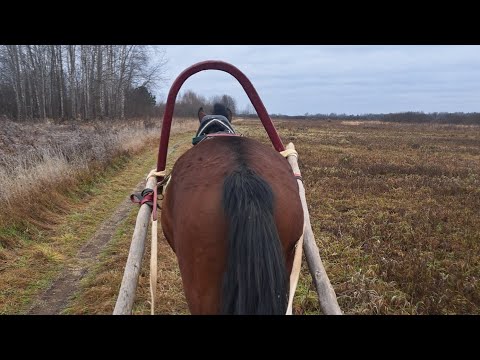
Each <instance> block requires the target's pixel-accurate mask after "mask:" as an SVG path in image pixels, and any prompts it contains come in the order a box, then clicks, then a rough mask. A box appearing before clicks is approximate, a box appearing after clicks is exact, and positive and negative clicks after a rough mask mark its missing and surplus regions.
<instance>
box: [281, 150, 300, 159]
mask: <svg viewBox="0 0 480 360" xmlns="http://www.w3.org/2000/svg"><path fill="white" fill-rule="evenodd" d="M280 155H282V156H283V157H286V158H287V157H289V156H295V157H297V158H298V153H297V151H296V150H295V149H287V150H283V151H280Z"/></svg>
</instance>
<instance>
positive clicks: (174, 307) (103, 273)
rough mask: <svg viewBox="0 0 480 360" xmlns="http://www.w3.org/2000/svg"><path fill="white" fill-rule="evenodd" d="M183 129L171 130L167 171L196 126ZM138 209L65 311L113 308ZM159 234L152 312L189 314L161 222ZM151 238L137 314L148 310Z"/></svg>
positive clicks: (91, 311) (98, 311)
mask: <svg viewBox="0 0 480 360" xmlns="http://www.w3.org/2000/svg"><path fill="white" fill-rule="evenodd" d="M184 130H185V131H188V132H187V133H185V134H182V132H184V131H179V130H177V131H174V132H172V137H171V139H170V150H169V152H170V154H169V156H168V157H167V171H170V170H171V168H172V166H173V164H174V163H175V161H176V159H177V158H178V157H179V156H180V155H182V154H183V153H184V152H185V151H186V150H187V149H188V148H190V147H191V139H192V134H193V133H194V131H195V130H196V129H194V130H193V131H192V129H184ZM137 213H138V208H137V207H135V208H133V209H132V211H131V212H130V214H129V217H128V219H127V220H126V221H125V222H124V223H123V224H122V225H121V226H120V227H119V229H118V230H117V232H116V234H115V235H114V238H113V239H112V241H111V242H110V243H109V245H108V246H107V248H106V249H105V251H103V252H102V255H101V258H100V261H99V263H98V265H97V266H96V268H95V269H94V270H93V271H92V272H91V273H89V275H88V276H87V277H85V278H84V279H83V280H82V290H81V291H80V292H79V294H77V296H76V298H75V300H74V301H73V302H72V303H71V304H70V306H69V307H68V309H66V311H65V314H104V315H107V314H111V313H112V312H113V309H114V307H115V302H116V300H117V296H118V291H119V289H120V285H121V282H122V277H123V272H124V269H125V264H126V262H127V257H128V252H129V249H130V242H131V240H132V235H133V230H134V228H135V222H136V217H137ZM150 230H151V229H149V231H150ZM158 234H159V242H158V286H157V297H156V299H157V300H156V304H155V305H156V306H155V313H156V314H188V313H189V312H188V307H187V303H186V300H185V296H184V294H183V287H182V280H181V277H180V269H179V267H178V263H177V258H176V256H175V253H174V252H173V251H172V249H171V248H170V246H169V245H168V243H167V241H166V240H165V239H164V238H163V233H162V230H161V224H160V223H159V229H158ZM150 239H151V233H149V234H148V235H147V244H146V250H145V255H144V257H143V263H142V269H141V272H140V278H139V282H138V288H137V291H136V293H135V304H134V308H133V313H134V314H136V315H139V314H144V315H146V314H150V288H149V286H150V283H149V276H150V263H149V259H150Z"/></svg>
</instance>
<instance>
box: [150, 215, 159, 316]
mask: <svg viewBox="0 0 480 360" xmlns="http://www.w3.org/2000/svg"><path fill="white" fill-rule="evenodd" d="M157 229H158V221H157V220H153V218H152V248H151V252H150V297H151V299H152V301H151V303H150V314H151V315H155V295H156V293H157Z"/></svg>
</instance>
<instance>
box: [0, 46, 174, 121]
mask: <svg viewBox="0 0 480 360" xmlns="http://www.w3.org/2000/svg"><path fill="white" fill-rule="evenodd" d="M151 51H152V49H151V48H150V47H148V46H144V45H0V115H4V116H7V117H8V118H12V119H16V120H19V121H25V120H31V119H46V118H49V119H103V118H121V119H123V118H125V117H130V116H140V115H145V114H147V113H152V112H153V111H154V107H155V104H156V101H155V97H154V96H153V95H152V94H151V92H150V89H152V88H154V87H155V86H156V85H157V84H158V82H159V81H161V80H162V75H163V70H164V65H165V64H166V59H165V56H164V53H158V52H157V53H156V55H157V56H156V57H155V59H152V56H151Z"/></svg>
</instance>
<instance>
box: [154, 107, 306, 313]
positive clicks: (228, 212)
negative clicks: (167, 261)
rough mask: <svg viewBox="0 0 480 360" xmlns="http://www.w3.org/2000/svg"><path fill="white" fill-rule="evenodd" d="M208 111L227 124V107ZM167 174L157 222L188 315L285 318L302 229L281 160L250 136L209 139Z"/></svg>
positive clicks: (299, 208) (288, 174) (291, 184)
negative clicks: (179, 280)
mask: <svg viewBox="0 0 480 360" xmlns="http://www.w3.org/2000/svg"><path fill="white" fill-rule="evenodd" d="M214 112H215V114H218V115H223V116H216V118H222V119H224V120H225V118H227V119H228V122H231V120H232V116H231V112H230V111H227V109H225V107H223V106H219V105H215V108H214ZM202 118H203V119H205V113H204V112H203V110H202V109H200V110H199V120H200V121H201V120H202ZM209 118H210V119H211V118H212V116H209ZM207 120H208V117H207ZM204 123H205V121H204V122H203V123H201V124H202V125H203V124H204ZM202 125H201V126H202ZM217 130H219V129H217ZM197 135H198V134H197ZM171 175H172V177H171V180H170V183H169V185H168V188H167V189H166V192H165V197H164V200H163V203H162V213H161V222H162V228H163V232H164V235H165V237H166V238H167V241H168V243H169V244H170V246H171V247H172V249H173V251H174V252H175V253H176V256H177V259H178V264H179V267H180V272H181V276H182V282H183V288H184V292H185V296H186V299H187V303H188V306H189V309H190V312H191V313H192V314H285V312H286V308H287V299H288V291H289V288H288V286H289V285H288V281H289V274H290V272H291V269H292V263H293V258H294V252H295V243H296V242H297V240H298V239H299V238H300V236H301V235H302V230H303V211H302V205H301V202H300V196H299V193H298V185H297V181H296V179H295V177H294V175H293V173H292V169H291V167H290V165H289V164H288V162H287V160H286V159H285V158H284V157H283V156H282V155H280V154H279V153H278V152H276V151H275V150H274V149H272V148H271V147H268V146H266V145H263V144H261V143H260V142H258V141H255V140H253V139H249V138H246V137H240V136H215V137H209V138H205V139H203V140H202V141H200V142H199V143H198V144H197V145H195V146H193V147H192V148H191V149H189V150H188V151H187V152H186V153H185V154H183V155H182V156H181V157H180V158H179V159H178V160H177V162H176V163H175V165H174V167H173V170H172V173H171Z"/></svg>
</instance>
